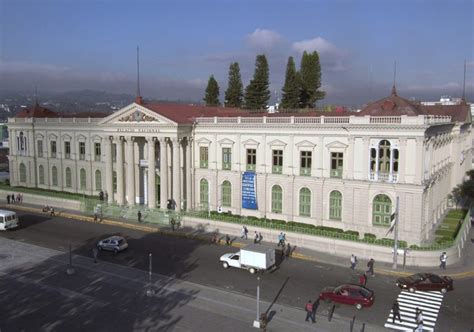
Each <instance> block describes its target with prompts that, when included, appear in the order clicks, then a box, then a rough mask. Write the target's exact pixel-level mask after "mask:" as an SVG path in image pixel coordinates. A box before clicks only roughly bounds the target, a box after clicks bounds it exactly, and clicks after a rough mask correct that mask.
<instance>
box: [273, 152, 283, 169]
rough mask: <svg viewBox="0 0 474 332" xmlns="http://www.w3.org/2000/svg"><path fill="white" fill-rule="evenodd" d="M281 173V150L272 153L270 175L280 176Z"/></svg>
mask: <svg viewBox="0 0 474 332" xmlns="http://www.w3.org/2000/svg"><path fill="white" fill-rule="evenodd" d="M282 171H283V150H273V151H272V173H273V174H281V173H282Z"/></svg>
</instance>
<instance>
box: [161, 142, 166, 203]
mask: <svg viewBox="0 0 474 332" xmlns="http://www.w3.org/2000/svg"><path fill="white" fill-rule="evenodd" d="M167 146H168V142H166V138H164V137H160V207H161V208H162V209H166V204H167V203H168V148H167Z"/></svg>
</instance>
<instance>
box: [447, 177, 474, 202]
mask: <svg viewBox="0 0 474 332" xmlns="http://www.w3.org/2000/svg"><path fill="white" fill-rule="evenodd" d="M466 175H467V179H465V180H464V181H463V182H462V183H461V184H459V185H457V186H456V187H454V188H453V190H452V191H451V194H450V195H449V197H450V198H451V199H452V200H453V201H454V203H456V207H458V205H459V204H460V203H462V204H463V205H465V206H467V205H469V204H470V203H471V202H472V201H474V170H472V169H471V170H470V171H468V172H466Z"/></svg>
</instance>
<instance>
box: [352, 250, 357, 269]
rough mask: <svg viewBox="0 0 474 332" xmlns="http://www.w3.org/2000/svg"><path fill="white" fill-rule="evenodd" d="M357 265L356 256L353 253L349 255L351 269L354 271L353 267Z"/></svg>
mask: <svg viewBox="0 0 474 332" xmlns="http://www.w3.org/2000/svg"><path fill="white" fill-rule="evenodd" d="M356 265H357V256H355V255H354V254H352V255H351V270H353V271H354V269H355V267H356Z"/></svg>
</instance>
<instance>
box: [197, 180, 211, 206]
mask: <svg viewBox="0 0 474 332" xmlns="http://www.w3.org/2000/svg"><path fill="white" fill-rule="evenodd" d="M199 189H200V191H199V200H200V203H201V207H202V208H203V209H208V208H209V182H207V180H206V179H201V182H200V184H199Z"/></svg>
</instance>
